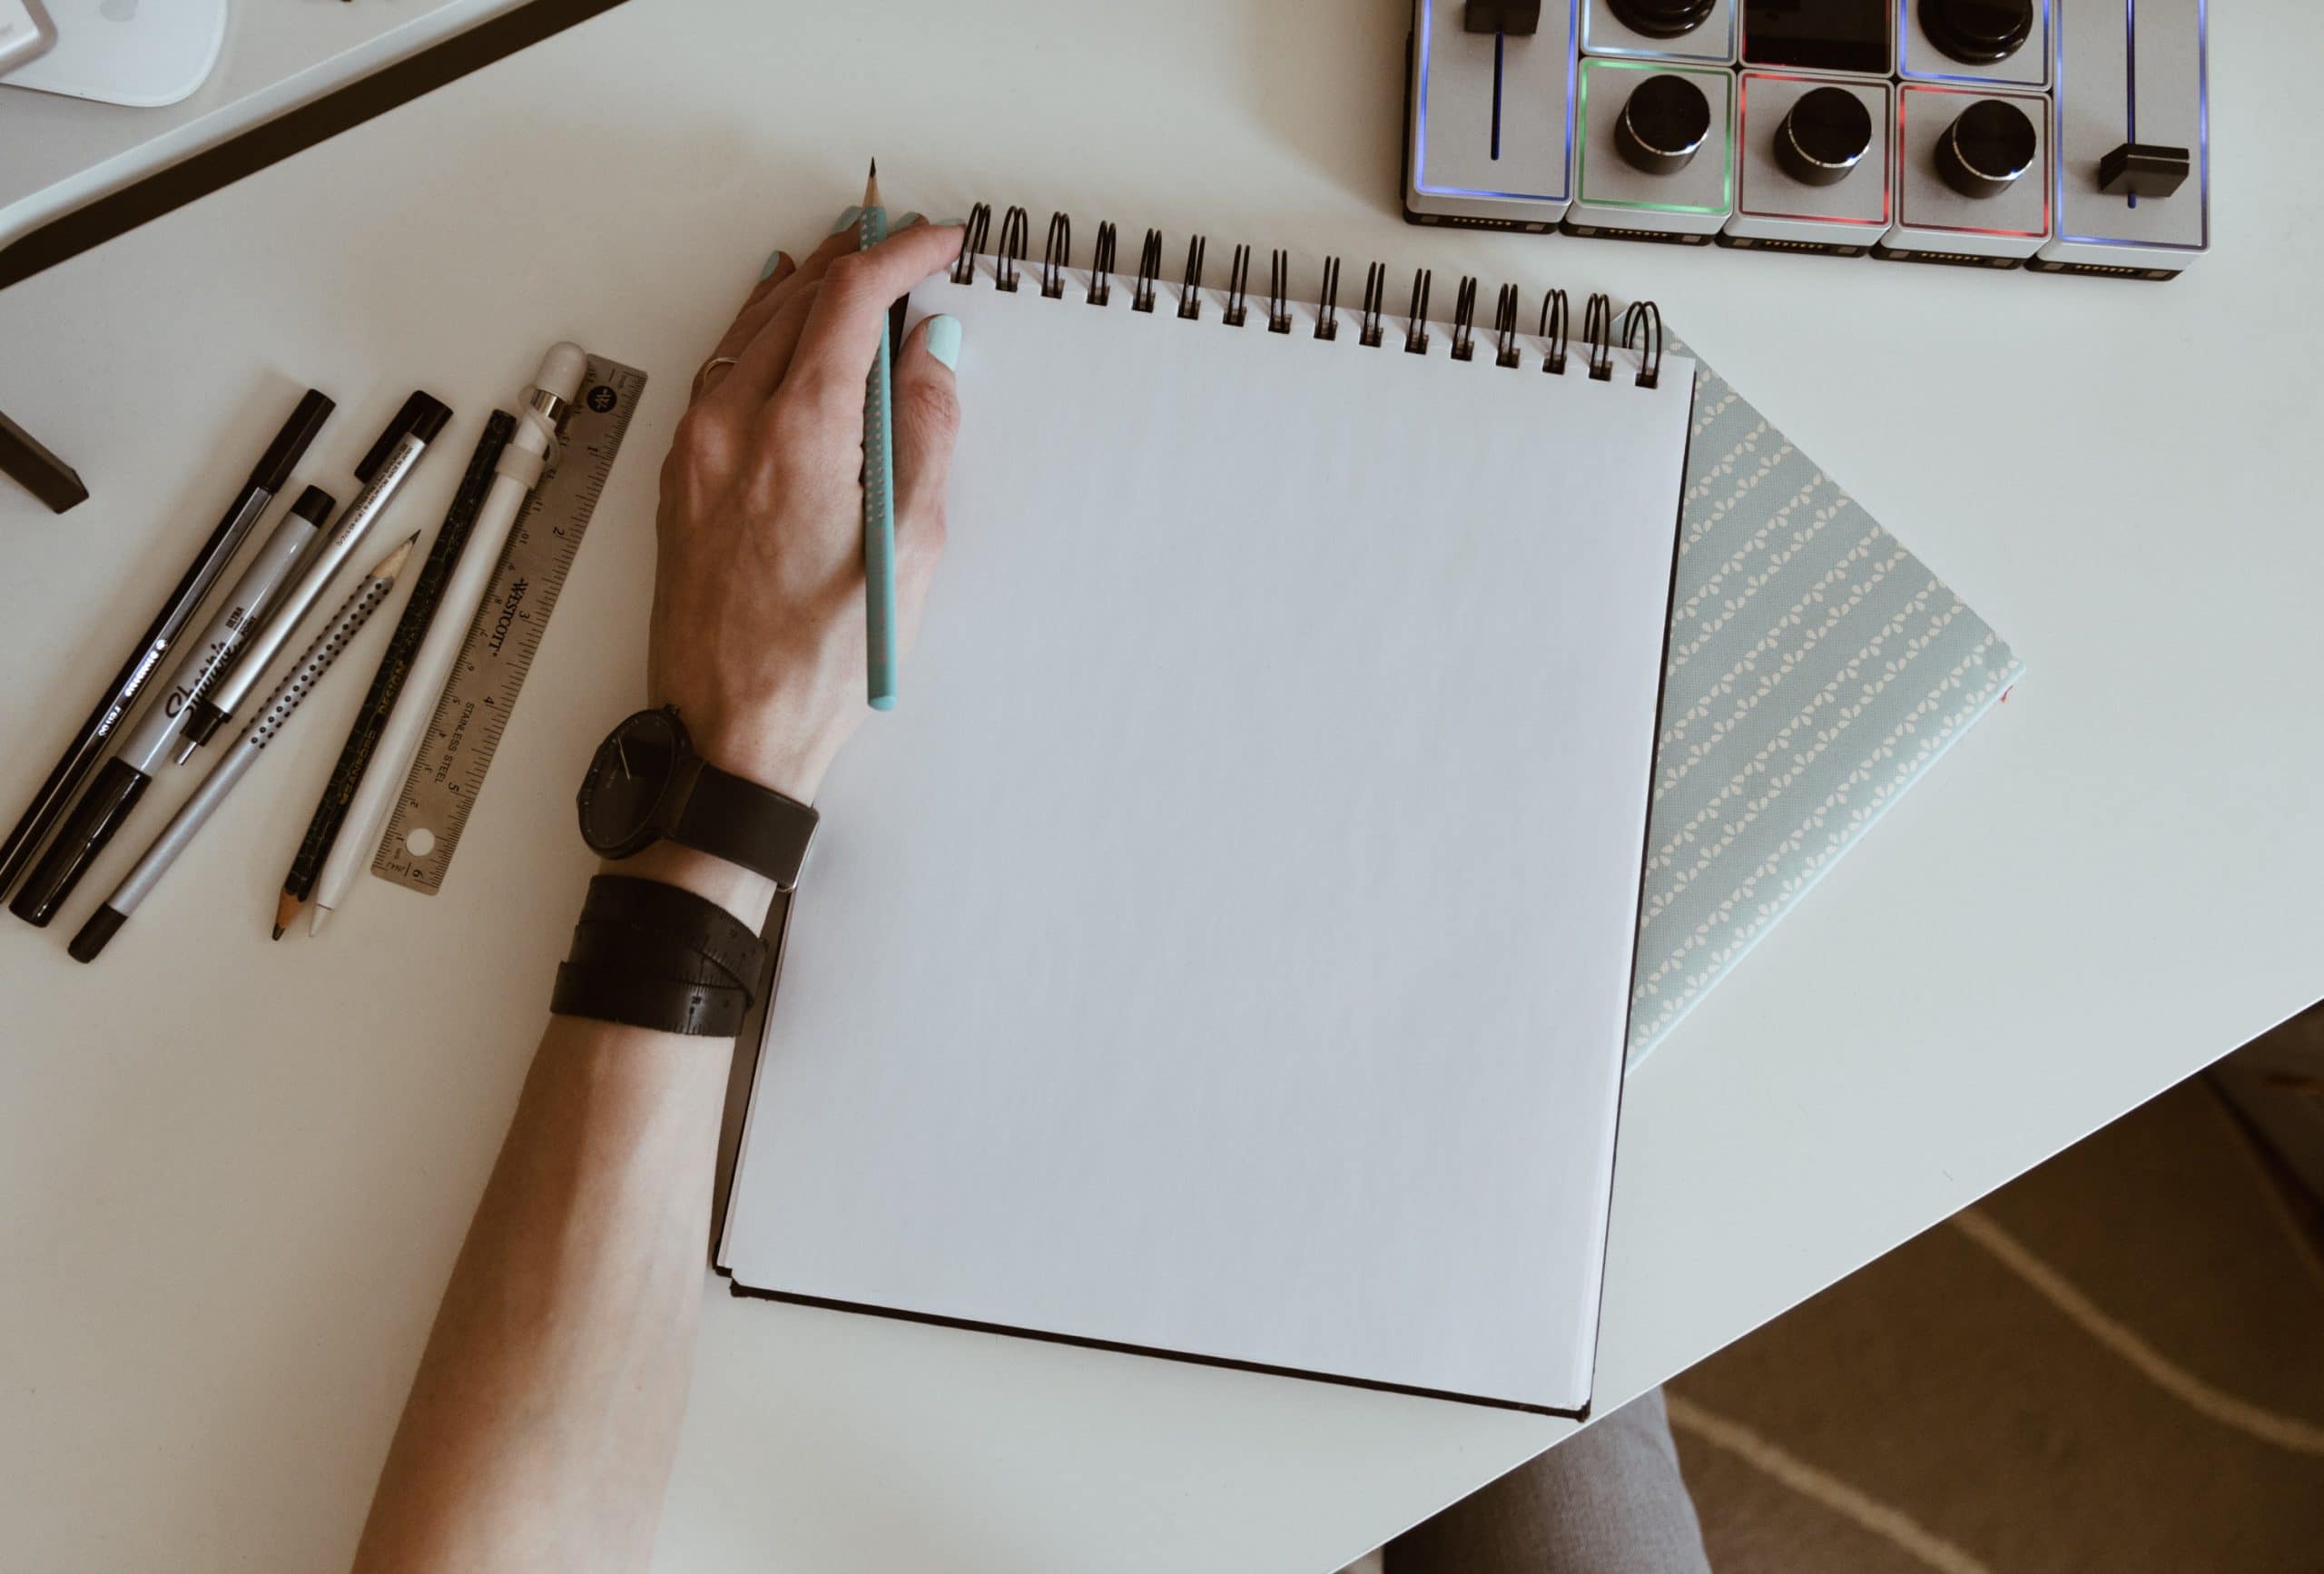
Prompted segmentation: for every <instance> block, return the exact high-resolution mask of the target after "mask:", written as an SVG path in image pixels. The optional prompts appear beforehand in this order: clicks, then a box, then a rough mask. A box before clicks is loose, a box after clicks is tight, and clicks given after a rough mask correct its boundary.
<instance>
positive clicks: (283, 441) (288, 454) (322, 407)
mask: <svg viewBox="0 0 2324 1574" xmlns="http://www.w3.org/2000/svg"><path fill="white" fill-rule="evenodd" d="M336 408H339V407H338V406H336V405H334V404H332V403H331V402H330V397H329V396H328V395H326V394H324V393H323V392H322V391H321V390H320V389H308V390H307V392H306V396H305V397H304V398H301V399H300V401H299V408H297V409H295V410H292V411H291V418H290V419H289V420H287V421H285V422H283V423H282V429H281V431H280V432H277V433H276V434H275V437H274V446H273V447H271V448H268V449H267V450H266V454H265V457H262V458H261V459H260V460H259V462H258V468H257V469H255V470H252V471H251V486H253V487H259V488H260V489H261V490H263V491H268V492H280V491H281V490H282V488H283V487H284V485H285V484H287V483H288V482H289V481H290V479H291V470H292V469H293V468H294V467H297V465H298V463H299V461H300V459H303V458H305V457H307V445H308V444H310V443H311V442H313V441H314V440H315V434H316V433H317V432H320V431H321V430H322V429H323V423H324V422H325V421H327V420H329V419H330V412H331V411H332V410H334V409H336Z"/></svg>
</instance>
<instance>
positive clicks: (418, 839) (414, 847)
mask: <svg viewBox="0 0 2324 1574" xmlns="http://www.w3.org/2000/svg"><path fill="white" fill-rule="evenodd" d="M403 844H404V845H405V846H406V847H408V848H409V849H410V850H411V855H412V857H414V858H425V857H427V856H428V854H429V853H431V852H433V851H436V833H435V832H434V831H430V830H428V827H426V826H425V825H422V826H418V827H416V828H414V829H413V830H411V831H407V832H406V833H405V835H404V839H403Z"/></svg>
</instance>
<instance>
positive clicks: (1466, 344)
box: [1452, 273, 1477, 360]
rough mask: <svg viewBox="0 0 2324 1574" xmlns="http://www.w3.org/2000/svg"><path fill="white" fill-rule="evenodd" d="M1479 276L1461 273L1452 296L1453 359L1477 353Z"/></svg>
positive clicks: (1467, 357) (1468, 356) (1468, 357)
mask: <svg viewBox="0 0 2324 1574" xmlns="http://www.w3.org/2000/svg"><path fill="white" fill-rule="evenodd" d="M1476 338H1477V276H1476V275H1475V274H1473V273H1463V274H1462V275H1461V288H1460V289H1459V290H1456V291H1454V292H1453V296H1452V359H1454V360H1467V359H1470V358H1471V357H1472V356H1473V355H1475V354H1476V353H1477V345H1476Z"/></svg>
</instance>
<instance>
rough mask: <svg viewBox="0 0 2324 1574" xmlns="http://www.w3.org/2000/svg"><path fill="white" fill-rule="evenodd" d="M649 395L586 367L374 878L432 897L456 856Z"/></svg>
mask: <svg viewBox="0 0 2324 1574" xmlns="http://www.w3.org/2000/svg"><path fill="white" fill-rule="evenodd" d="M644 392H645V373H644V372H642V371H637V370H635V369H632V368H630V367H625V366H622V365H620V364H618V363H616V362H614V361H610V360H605V359H600V358H598V357H596V356H594V355H593V356H591V357H590V358H589V373H588V376H587V377H586V379H583V381H582V385H581V397H580V398H577V399H576V400H574V401H573V406H572V408H571V410H570V411H569V412H568V414H567V415H566V424H565V440H564V442H563V443H562V444H560V445H559V448H558V458H557V462H556V469H555V470H553V471H551V472H550V473H549V475H548V476H547V478H546V479H544V480H543V481H542V482H541V484H540V486H539V487H537V488H535V490H534V492H533V496H532V498H531V500H530V501H528V502H527V504H526V505H525V510H524V512H523V513H522V514H520V515H518V516H517V526H516V528H515V529H514V530H513V531H511V532H510V534H509V536H508V549H507V552H505V553H504V554H502V556H501V558H500V566H499V568H498V569H497V571H496V572H495V573H494V575H493V576H492V589H491V591H490V593H489V594H487V595H486V596H485V598H484V605H482V606H481V607H479V608H478V609H477V615H476V621H475V622H474V623H472V624H470V625H468V638H467V639H466V640H465V641H463V642H462V643H461V645H460V659H459V660H458V662H457V663H455V664H453V667H452V675H451V677H450V678H449V679H448V680H447V681H446V683H445V684H444V697H443V698H442V699H440V700H438V702H437V703H436V713H435V714H434V715H433V716H431V717H430V718H429V719H428V733H427V735H426V736H425V737H423V738H422V739H421V740H420V743H419V756H418V757H417V758H416V759H414V760H413V761H412V762H411V774H410V775H409V776H407V777H406V778H405V779H404V784H403V792H402V794H401V795H400V796H399V797H398V798H397V800H396V807H395V813H394V814H393V815H392V816H390V817H389V821H388V829H387V834H386V835H385V837H383V838H382V839H381V841H380V842H379V854H378V856H377V857H375V858H373V859H372V860H371V872H372V873H373V874H376V875H378V876H379V878H380V879H382V880H393V881H394V882H395V883H396V884H398V885H401V886H409V888H410V889H412V890H419V891H426V892H427V893H428V895H430V896H433V895H435V894H436V892H438V890H442V889H443V888H444V876H445V875H446V874H447V873H448V872H449V871H450V869H451V867H452V854H453V853H455V852H457V851H459V846H460V836H461V833H462V832H463V831H466V830H467V829H468V815H469V814H470V813H472V812H474V811H475V808H476V800H477V795H478V793H479V792H482V791H483V790H484V778H485V775H486V773H487V772H489V771H490V770H491V769H492V757H493V755H494V754H495V753H497V752H498V751H499V748H500V736H501V734H502V733H505V732H507V728H508V718H509V715H510V713H513V712H514V711H515V710H516V708H517V694H519V693H520V692H521V691H522V690H523V689H524V686H525V675H526V674H527V673H529V672H531V671H532V669H533V657H534V656H535V655H536V654H538V652H539V650H540V647H541V637H542V636H543V635H546V634H547V632H548V619H549V615H550V614H551V613H553V612H555V611H556V597H557V593H558V592H559V591H561V590H563V589H564V588H565V580H566V575H568V574H570V573H571V572H572V571H573V560H574V558H575V557H576V556H578V555H579V554H580V551H581V538H582V536H584V535H585V534H586V533H587V531H588V528H589V516H591V515H592V514H594V513H596V508H597V499H598V498H599V497H602V496H603V495H604V493H605V489H606V477H608V476H610V475H611V474H612V473H613V467H614V457H615V455H617V454H618V453H620V452H621V440H622V437H623V434H625V432H627V431H628V430H629V418H630V416H631V415H632V414H633V413H634V412H635V410H636V408H637V400H638V397H639V396H640V395H641V394H643V393H644Z"/></svg>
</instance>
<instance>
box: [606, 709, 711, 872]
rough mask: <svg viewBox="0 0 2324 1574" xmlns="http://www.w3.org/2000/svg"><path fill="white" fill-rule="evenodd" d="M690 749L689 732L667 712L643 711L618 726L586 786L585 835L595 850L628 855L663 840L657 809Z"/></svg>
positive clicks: (614, 854)
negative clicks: (685, 732)
mask: <svg viewBox="0 0 2324 1574" xmlns="http://www.w3.org/2000/svg"><path fill="white" fill-rule="evenodd" d="M684 752H685V734H684V733H683V732H682V731H680V730H679V727H678V723H677V718H676V717H675V716H673V715H671V714H670V713H668V712H666V711H640V712H639V713H637V714H635V715H634V716H632V717H630V718H629V720H627V721H625V722H624V723H622V724H621V725H620V726H618V727H615V729H614V731H613V735H612V736H611V737H609V738H607V739H606V741H605V742H604V743H601V744H599V745H598V746H597V755H596V759H594V760H592V761H590V762H589V779H588V780H587V781H586V782H583V783H582V785H581V835H582V837H583V839H584V840H585V841H587V842H588V843H589V845H590V847H591V848H593V849H594V850H596V851H598V852H601V853H603V854H605V855H606V857H608V858H627V857H628V856H630V855H631V854H632V853H635V852H640V851H644V850H645V848H647V847H648V846H650V845H652V844H653V843H654V842H655V841H657V840H659V839H660V837H661V835H662V832H663V831H664V829H665V827H664V826H663V824H662V822H661V820H660V817H659V816H658V815H657V814H656V811H657V810H658V809H659V808H660V807H661V805H662V801H663V798H664V797H665V795H666V794H667V792H669V789H670V782H671V781H672V779H673V778H674V777H675V775H676V773H677V766H678V761H679V759H680V757H681V756H682V755H683V754H684Z"/></svg>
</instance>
